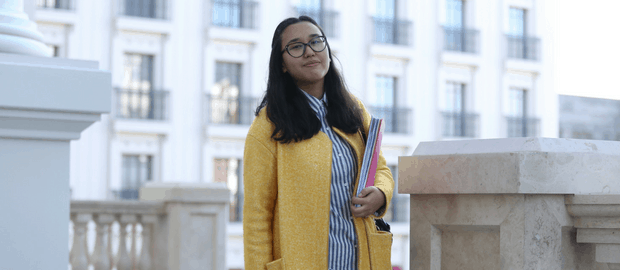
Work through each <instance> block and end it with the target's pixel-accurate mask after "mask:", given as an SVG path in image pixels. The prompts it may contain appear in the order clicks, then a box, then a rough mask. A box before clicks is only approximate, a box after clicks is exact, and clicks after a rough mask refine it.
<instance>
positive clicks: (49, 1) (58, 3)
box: [36, 0, 73, 10]
mask: <svg viewBox="0 0 620 270" xmlns="http://www.w3.org/2000/svg"><path fill="white" fill-rule="evenodd" d="M36 6H37V8H45V9H47V8H49V9H65V10H72V9H73V1H72V0H36Z"/></svg>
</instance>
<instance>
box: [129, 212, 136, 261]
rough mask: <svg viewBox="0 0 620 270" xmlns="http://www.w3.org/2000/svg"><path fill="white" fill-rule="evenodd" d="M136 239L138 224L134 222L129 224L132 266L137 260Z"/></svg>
mask: <svg viewBox="0 0 620 270" xmlns="http://www.w3.org/2000/svg"><path fill="white" fill-rule="evenodd" d="M136 238H138V223H136V222H134V223H132V224H131V252H130V255H129V256H130V257H131V263H132V264H133V265H136V264H137V258H138V247H137V244H136V242H138V241H136Z"/></svg>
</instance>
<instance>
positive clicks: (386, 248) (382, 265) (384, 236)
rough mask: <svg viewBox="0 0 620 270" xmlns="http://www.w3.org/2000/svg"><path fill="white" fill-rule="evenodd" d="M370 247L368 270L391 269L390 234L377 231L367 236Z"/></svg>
mask: <svg viewBox="0 0 620 270" xmlns="http://www.w3.org/2000/svg"><path fill="white" fill-rule="evenodd" d="M368 244H369V245H370V247H369V250H370V268H371V269H372V270H391V269H392V234H391V233H389V232H382V231H378V232H376V233H370V234H369V235H368Z"/></svg>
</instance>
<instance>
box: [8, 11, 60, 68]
mask: <svg viewBox="0 0 620 270" xmlns="http://www.w3.org/2000/svg"><path fill="white" fill-rule="evenodd" d="M26 1H34V0H26ZM0 53H16V54H25V55H34V56H51V55H52V50H51V49H50V48H48V47H47V46H46V45H45V44H44V43H43V35H42V34H41V33H40V32H39V30H37V24H36V23H35V22H34V21H31V20H29V19H28V15H27V14H26V13H25V12H24V0H0Z"/></svg>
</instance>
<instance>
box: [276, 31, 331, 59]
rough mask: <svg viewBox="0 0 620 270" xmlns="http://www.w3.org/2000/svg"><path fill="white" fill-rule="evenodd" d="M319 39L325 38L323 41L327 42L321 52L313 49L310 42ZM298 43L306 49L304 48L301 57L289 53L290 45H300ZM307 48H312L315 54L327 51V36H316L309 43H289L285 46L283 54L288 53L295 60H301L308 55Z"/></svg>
mask: <svg viewBox="0 0 620 270" xmlns="http://www.w3.org/2000/svg"><path fill="white" fill-rule="evenodd" d="M317 38H323V40H324V41H325V47H323V49H322V50H320V51H317V50H315V49H313V48H312V46H310V42H312V41H313V40H314V39H317ZM298 43H301V44H302V45H304V48H303V50H302V53H301V55H300V56H293V55H292V54H291V52H289V51H288V46H289V45H292V44H298ZM306 47H310V49H311V50H313V51H314V52H322V51H324V50H325V48H327V38H326V37H325V36H316V37H313V38H312V39H311V40H310V41H308V42H307V43H303V42H293V43H289V44H286V46H284V50H282V53H284V52H287V53H288V55H290V56H291V57H293V58H299V57H302V56H304V54H306Z"/></svg>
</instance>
